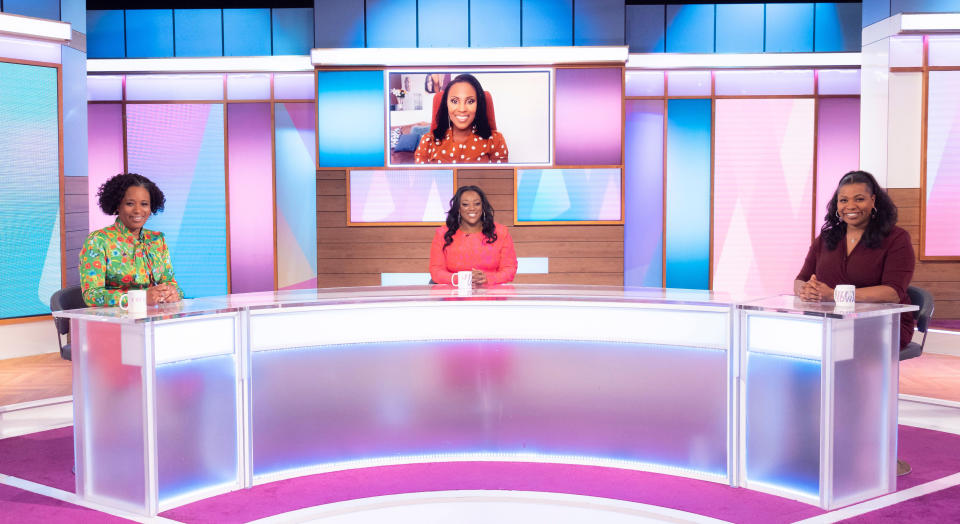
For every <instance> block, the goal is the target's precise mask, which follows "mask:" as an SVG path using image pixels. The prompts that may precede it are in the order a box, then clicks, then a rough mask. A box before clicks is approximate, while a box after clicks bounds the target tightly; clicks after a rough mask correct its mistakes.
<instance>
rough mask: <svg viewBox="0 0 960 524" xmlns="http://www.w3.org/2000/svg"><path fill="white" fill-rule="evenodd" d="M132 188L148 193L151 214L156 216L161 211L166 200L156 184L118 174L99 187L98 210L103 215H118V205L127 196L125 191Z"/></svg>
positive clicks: (145, 179)
mask: <svg viewBox="0 0 960 524" xmlns="http://www.w3.org/2000/svg"><path fill="white" fill-rule="evenodd" d="M132 186H140V187H143V188H146V190H147V192H148V193H150V212H151V213H152V214H154V215H156V214H157V213H159V212H161V211H163V205H164V204H165V203H166V198H165V197H164V196H163V191H160V188H159V187H157V185H156V184H154V183H153V182H152V181H151V180H150V179H149V178H147V177H145V176H143V175H138V174H136V173H120V174H119V175H114V176H112V177H110V179H109V180H107V181H106V182H104V183H103V185H101V186H100V189H98V190H97V199H98V200H97V203H98V204H99V205H100V209H101V210H102V211H103V212H104V214H107V215H116V214H119V208H120V203H121V202H122V201H123V196H124V195H126V194H127V189H130V188H131V187H132Z"/></svg>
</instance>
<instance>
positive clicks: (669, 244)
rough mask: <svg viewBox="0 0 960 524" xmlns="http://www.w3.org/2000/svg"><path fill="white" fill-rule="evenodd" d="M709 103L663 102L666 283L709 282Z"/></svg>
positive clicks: (693, 285)
mask: <svg viewBox="0 0 960 524" xmlns="http://www.w3.org/2000/svg"><path fill="white" fill-rule="evenodd" d="M710 121H711V101H710V100H706V99H703V100H701V99H685V100H670V101H668V103H667V190H666V194H667V198H666V205H667V210H666V211H667V223H666V225H665V229H666V247H665V249H666V259H667V267H666V268H665V270H666V277H667V278H666V281H667V287H679V288H688V289H707V287H708V286H709V283H710V207H711V202H710Z"/></svg>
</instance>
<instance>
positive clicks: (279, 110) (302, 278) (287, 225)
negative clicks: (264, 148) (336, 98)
mask: <svg viewBox="0 0 960 524" xmlns="http://www.w3.org/2000/svg"><path fill="white" fill-rule="evenodd" d="M274 113H275V117H274V118H275V120H274V122H275V124H274V140H275V141H276V145H275V147H276V170H277V175H276V177H277V182H276V184H277V186H276V187H277V196H276V198H277V208H276V209H277V215H276V220H277V226H276V227H277V239H276V243H277V286H278V287H279V289H301V288H314V287H316V285H317V280H316V278H317V219H316V217H317V206H318V205H319V200H314V199H311V198H308V197H307V195H313V194H315V193H316V167H315V166H316V156H315V151H316V135H315V132H316V131H315V120H314V119H315V115H316V106H315V105H314V104H313V103H311V102H289V103H277V104H275V105H274Z"/></svg>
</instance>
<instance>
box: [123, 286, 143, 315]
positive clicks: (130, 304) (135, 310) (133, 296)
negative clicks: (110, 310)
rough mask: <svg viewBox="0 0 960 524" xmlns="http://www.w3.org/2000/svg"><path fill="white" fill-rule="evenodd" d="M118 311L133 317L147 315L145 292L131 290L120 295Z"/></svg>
mask: <svg viewBox="0 0 960 524" xmlns="http://www.w3.org/2000/svg"><path fill="white" fill-rule="evenodd" d="M120 309H122V310H124V311H127V312H129V313H131V314H134V315H144V314H146V313H147V290H146V289H131V290H129V291H127V292H126V293H124V294H122V295H120Z"/></svg>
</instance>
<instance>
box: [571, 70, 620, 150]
mask: <svg viewBox="0 0 960 524" xmlns="http://www.w3.org/2000/svg"><path fill="white" fill-rule="evenodd" d="M622 88H623V80H622V74H621V69H620V68H615V67H610V68H596V69H558V70H557V93H556V99H557V108H556V115H557V117H556V135H555V136H556V148H557V153H556V164H557V165H558V166H603V165H619V164H620V137H621V134H620V129H621V127H622V121H623V117H622V115H623V93H622Z"/></svg>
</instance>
